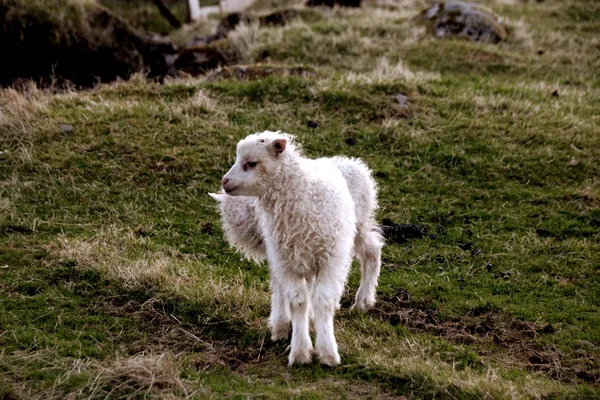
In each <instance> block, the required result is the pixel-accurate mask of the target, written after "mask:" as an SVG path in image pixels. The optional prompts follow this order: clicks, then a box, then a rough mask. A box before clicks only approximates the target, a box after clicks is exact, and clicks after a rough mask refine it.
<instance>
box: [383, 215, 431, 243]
mask: <svg viewBox="0 0 600 400" xmlns="http://www.w3.org/2000/svg"><path fill="white" fill-rule="evenodd" d="M381 230H382V232H383V236H384V237H385V239H386V240H387V241H389V242H393V243H398V244H402V243H406V242H407V241H409V240H410V239H420V238H423V237H425V236H427V231H426V230H425V228H423V227H421V226H418V225H414V224H396V223H394V222H393V221H392V220H391V219H388V218H384V219H383V221H382V223H381Z"/></svg>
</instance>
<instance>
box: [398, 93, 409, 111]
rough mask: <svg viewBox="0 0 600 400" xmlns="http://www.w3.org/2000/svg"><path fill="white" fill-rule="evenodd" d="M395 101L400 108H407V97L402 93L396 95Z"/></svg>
mask: <svg viewBox="0 0 600 400" xmlns="http://www.w3.org/2000/svg"><path fill="white" fill-rule="evenodd" d="M396 100H398V105H399V106H400V107H401V108H408V97H407V96H406V95H404V94H402V93H398V94H397V95H396Z"/></svg>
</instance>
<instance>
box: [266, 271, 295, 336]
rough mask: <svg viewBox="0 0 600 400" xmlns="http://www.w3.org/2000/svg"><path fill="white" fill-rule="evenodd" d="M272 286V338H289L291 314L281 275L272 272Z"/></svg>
mask: <svg viewBox="0 0 600 400" xmlns="http://www.w3.org/2000/svg"><path fill="white" fill-rule="evenodd" d="M270 286H271V316H270V317H269V329H270V330H271V340H273V341H274V342H275V341H277V340H281V339H287V337H288V334H289V333H290V316H289V309H288V304H287V301H286V298H285V295H284V292H283V288H282V284H281V277H279V276H278V274H277V273H271V281H270Z"/></svg>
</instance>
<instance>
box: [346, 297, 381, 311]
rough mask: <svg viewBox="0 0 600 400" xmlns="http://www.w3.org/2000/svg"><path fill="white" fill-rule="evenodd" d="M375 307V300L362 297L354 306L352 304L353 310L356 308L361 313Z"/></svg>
mask: <svg viewBox="0 0 600 400" xmlns="http://www.w3.org/2000/svg"><path fill="white" fill-rule="evenodd" d="M374 306H375V298H371V299H369V298H366V297H361V298H360V299H359V298H357V299H356V301H355V302H354V304H352V307H351V309H352V310H354V309H355V308H356V309H357V310H359V311H362V312H367V311H369V310H370V309H371V308H373V307H374Z"/></svg>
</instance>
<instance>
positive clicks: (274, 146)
mask: <svg viewBox="0 0 600 400" xmlns="http://www.w3.org/2000/svg"><path fill="white" fill-rule="evenodd" d="M286 146H287V139H285V138H281V139H275V140H273V143H271V154H274V155H275V156H276V157H277V156H278V155H279V154H281V153H283V152H284V151H285V147H286Z"/></svg>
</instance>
